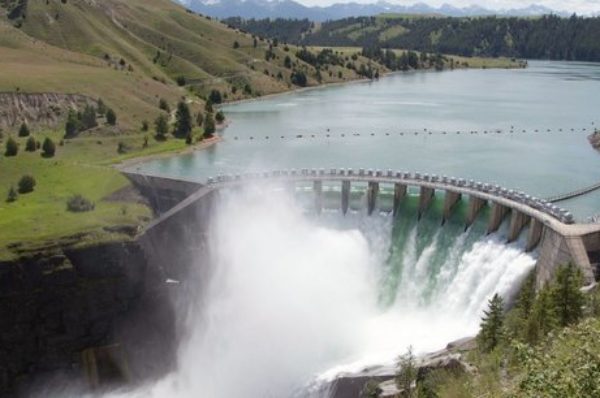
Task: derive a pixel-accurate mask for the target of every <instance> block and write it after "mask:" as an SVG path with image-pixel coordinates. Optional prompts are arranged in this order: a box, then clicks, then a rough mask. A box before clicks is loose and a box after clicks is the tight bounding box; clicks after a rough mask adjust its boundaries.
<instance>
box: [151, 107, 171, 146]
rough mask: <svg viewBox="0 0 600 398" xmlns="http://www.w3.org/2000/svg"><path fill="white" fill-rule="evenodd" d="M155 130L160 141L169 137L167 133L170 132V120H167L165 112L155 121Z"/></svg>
mask: <svg viewBox="0 0 600 398" xmlns="http://www.w3.org/2000/svg"><path fill="white" fill-rule="evenodd" d="M154 130H155V132H156V136H155V137H156V139H157V140H159V141H164V140H166V139H167V134H169V122H168V120H167V116H165V115H164V114H161V115H159V116H158V117H157V118H156V120H155V121H154Z"/></svg>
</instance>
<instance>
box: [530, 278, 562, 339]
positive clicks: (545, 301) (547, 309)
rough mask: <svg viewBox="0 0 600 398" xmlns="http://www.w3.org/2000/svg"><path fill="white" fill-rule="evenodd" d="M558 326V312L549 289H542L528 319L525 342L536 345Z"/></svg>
mask: <svg viewBox="0 0 600 398" xmlns="http://www.w3.org/2000/svg"><path fill="white" fill-rule="evenodd" d="M557 326H558V321H557V318H556V310H555V308H554V302H553V300H552V294H551V291H550V288H549V287H544V288H543V289H541V290H540V291H539V293H538V295H537V297H536V299H535V302H534V304H533V307H532V310H531V314H530V316H529V317H528V318H527V324H526V330H525V333H526V336H525V340H526V341H527V342H528V343H529V344H532V345H536V344H537V343H539V342H540V340H541V339H543V338H544V337H545V336H546V335H547V334H548V333H550V331H551V330H553V329H555V328H556V327H557Z"/></svg>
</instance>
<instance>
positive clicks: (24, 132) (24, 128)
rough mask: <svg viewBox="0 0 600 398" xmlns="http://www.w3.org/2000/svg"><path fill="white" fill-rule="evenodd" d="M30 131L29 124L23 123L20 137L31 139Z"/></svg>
mask: <svg viewBox="0 0 600 398" xmlns="http://www.w3.org/2000/svg"><path fill="white" fill-rule="evenodd" d="M29 134H30V131H29V127H28V126H27V123H25V122H23V123H22V124H21V127H20V128H19V137H29Z"/></svg>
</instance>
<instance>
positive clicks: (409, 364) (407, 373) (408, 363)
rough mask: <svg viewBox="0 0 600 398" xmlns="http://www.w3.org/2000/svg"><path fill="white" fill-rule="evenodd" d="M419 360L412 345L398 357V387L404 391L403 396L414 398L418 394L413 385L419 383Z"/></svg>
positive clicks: (396, 380)
mask: <svg viewBox="0 0 600 398" xmlns="http://www.w3.org/2000/svg"><path fill="white" fill-rule="evenodd" d="M417 374H418V368H417V360H416V358H415V356H414V354H413V350H412V347H408V350H407V352H406V354H404V355H402V356H400V358H398V363H397V364H396V377H395V382H396V387H398V389H399V390H400V391H402V393H401V396H402V397H405V398H413V397H415V396H416V391H415V389H413V385H416V383H417Z"/></svg>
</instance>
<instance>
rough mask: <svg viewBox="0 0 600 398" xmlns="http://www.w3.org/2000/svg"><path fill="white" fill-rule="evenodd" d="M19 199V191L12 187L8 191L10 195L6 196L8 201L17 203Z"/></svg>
mask: <svg viewBox="0 0 600 398" xmlns="http://www.w3.org/2000/svg"><path fill="white" fill-rule="evenodd" d="M18 197H19V195H18V194H17V190H16V189H15V187H13V186H11V187H10V189H9V190H8V195H7V196H6V201H7V202H8V203H12V202H15V201H16V200H17V198H18Z"/></svg>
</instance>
